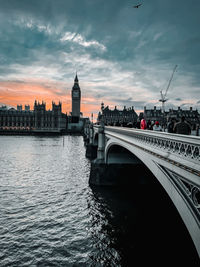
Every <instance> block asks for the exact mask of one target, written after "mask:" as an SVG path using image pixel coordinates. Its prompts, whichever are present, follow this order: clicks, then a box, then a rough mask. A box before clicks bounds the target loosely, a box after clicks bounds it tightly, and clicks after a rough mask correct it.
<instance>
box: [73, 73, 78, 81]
mask: <svg viewBox="0 0 200 267" xmlns="http://www.w3.org/2000/svg"><path fill="white" fill-rule="evenodd" d="M74 82H75V83H78V75H77V71H76V77H75V79H74Z"/></svg>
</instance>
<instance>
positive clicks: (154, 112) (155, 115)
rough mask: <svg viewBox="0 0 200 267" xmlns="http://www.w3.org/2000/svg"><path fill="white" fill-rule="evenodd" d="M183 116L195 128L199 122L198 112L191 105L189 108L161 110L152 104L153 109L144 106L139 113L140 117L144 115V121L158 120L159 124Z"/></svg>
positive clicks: (177, 119) (164, 123)
mask: <svg viewBox="0 0 200 267" xmlns="http://www.w3.org/2000/svg"><path fill="white" fill-rule="evenodd" d="M182 116H184V117H185V120H186V121H187V122H188V123H189V124H190V125H191V127H192V128H193V129H195V127H196V125H197V124H200V114H199V113H198V110H197V109H196V110H194V109H193V108H192V107H190V109H181V108H180V107H178V109H169V111H165V112H164V113H163V112H162V110H161V109H157V108H156V106H154V108H153V109H147V108H146V107H144V112H143V113H141V114H140V117H144V118H145V119H146V121H151V122H152V121H153V122H155V121H159V123H160V124H161V125H166V124H167V122H168V121H169V120H170V119H171V118H174V119H176V121H180V119H181V117H182Z"/></svg>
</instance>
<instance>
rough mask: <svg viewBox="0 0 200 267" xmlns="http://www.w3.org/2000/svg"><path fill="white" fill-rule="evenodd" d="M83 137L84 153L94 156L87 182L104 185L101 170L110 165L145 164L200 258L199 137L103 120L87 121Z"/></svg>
mask: <svg viewBox="0 0 200 267" xmlns="http://www.w3.org/2000/svg"><path fill="white" fill-rule="evenodd" d="M84 136H85V140H87V142H86V143H87V145H86V147H87V149H86V155H87V156H88V157H90V158H92V159H93V161H92V164H91V174H90V181H89V182H90V183H91V184H96V185H101V184H104V182H105V181H104V180H103V179H106V178H105V177H107V176H106V175H105V177H104V178H102V177H103V173H102V172H104V170H106V166H109V165H111V164H130V163H131V164H135V165H137V164H142V165H143V166H145V167H147V168H148V169H149V170H150V172H151V173H152V174H153V176H154V178H155V179H157V180H158V181H159V183H160V184H161V186H162V187H163V188H164V190H165V191H166V192H167V194H168V196H169V197H170V199H171V200H172V202H173V203H174V205H175V207H176V208H177V210H178V212H179V214H180V216H181V218H182V220H183V222H184V224H185V225H186V227H187V229H188V231H189V233H190V236H191V238H192V240H193V242H194V245H195V247H196V250H197V252H198V255H199V257H200V137H197V136H186V135H177V134H170V133H166V132H155V131H150V130H140V129H134V128H125V127H108V126H104V125H103V123H101V125H98V126H97V125H96V126H95V125H93V124H88V125H87V127H85V130H84ZM95 149H96V150H95ZM95 151H96V152H95ZM133 178H134V177H133Z"/></svg>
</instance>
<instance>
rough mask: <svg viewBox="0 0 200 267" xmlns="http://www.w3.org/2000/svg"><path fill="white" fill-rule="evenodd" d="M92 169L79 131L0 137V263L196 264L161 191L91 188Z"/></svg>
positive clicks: (65, 264) (187, 239)
mask: <svg viewBox="0 0 200 267" xmlns="http://www.w3.org/2000/svg"><path fill="white" fill-rule="evenodd" d="M89 173H90V161H89V160H88V159H87V158H86V157H85V147H84V143H83V137H82V136H71V135H66V136H64V137H63V136H59V137H37V136H0V266H1V267H2V266H3V267H4V266H9V267H10V266H148V265H149V264H153V265H154V266H155V265H156V266H163V265H164V264H166V263H168V264H170V265H171V264H173V263H175V262H178V263H180V264H181V263H184V264H187V263H188V265H187V266H199V265H198V264H199V258H198V256H197V253H196V250H195V248H194V246H193V243H192V241H191V239H190V237H189V234H188V233H187V230H186V229H185V227H184V225H183V223H182V221H181V219H180V217H179V215H178V214H177V212H176V210H175V208H174V207H173V205H172V204H171V203H170V202H169V200H168V198H167V196H166V195H165V194H164V193H163V191H162V190H160V189H159V190H157V189H153V188H152V189H151V188H149V187H147V186H146V187H145V186H138V187H137V188H131V187H129V188H126V187H124V188H122V187H121V188H117V187H115V188H111V187H104V188H98V187H97V188H94V187H93V188H91V187H90V186H89V185H88V179H89ZM153 265H152V266H153ZM166 266H169V265H166ZM178 266H181V265H178ZM184 266H185V265H184Z"/></svg>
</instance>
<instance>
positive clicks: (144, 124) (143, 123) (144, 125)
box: [140, 118, 147, 130]
mask: <svg viewBox="0 0 200 267" xmlns="http://www.w3.org/2000/svg"><path fill="white" fill-rule="evenodd" d="M146 128H147V123H146V120H145V119H144V118H143V119H142V120H141V122H140V129H142V130H146Z"/></svg>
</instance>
